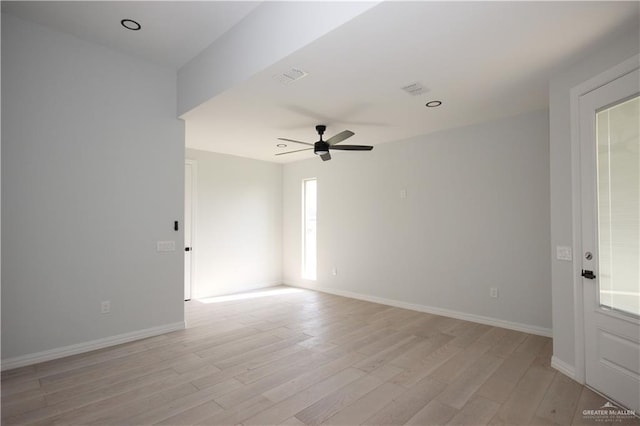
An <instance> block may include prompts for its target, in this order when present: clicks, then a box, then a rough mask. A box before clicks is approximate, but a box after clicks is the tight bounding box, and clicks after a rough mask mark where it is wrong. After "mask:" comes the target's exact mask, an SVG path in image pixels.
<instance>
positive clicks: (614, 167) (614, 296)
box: [596, 97, 640, 316]
mask: <svg viewBox="0 0 640 426" xmlns="http://www.w3.org/2000/svg"><path fill="white" fill-rule="evenodd" d="M639 106H640V98H639V97H635V98H633V99H630V100H627V101H624V102H621V103H619V104H617V105H614V106H612V107H608V108H606V109H604V110H602V111H600V112H598V113H597V115H596V125H597V129H596V132H597V133H596V134H597V144H598V238H599V246H598V255H599V269H598V270H599V283H600V305H601V306H604V307H607V308H610V309H614V310H616V311H621V312H625V313H630V314H633V315H635V316H640V139H639V129H640V109H639Z"/></svg>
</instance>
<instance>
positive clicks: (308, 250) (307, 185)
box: [302, 179, 318, 280]
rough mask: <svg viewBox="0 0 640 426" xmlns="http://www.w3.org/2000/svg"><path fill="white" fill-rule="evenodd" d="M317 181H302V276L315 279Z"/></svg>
mask: <svg viewBox="0 0 640 426" xmlns="http://www.w3.org/2000/svg"><path fill="white" fill-rule="evenodd" d="M317 188H318V182H317V180H316V179H304V180H303V181H302V278H306V279H308V280H315V279H316V226H317V224H316V211H317V206H318V201H317V193H318V191H317Z"/></svg>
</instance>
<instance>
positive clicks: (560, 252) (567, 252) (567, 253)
mask: <svg viewBox="0 0 640 426" xmlns="http://www.w3.org/2000/svg"><path fill="white" fill-rule="evenodd" d="M556 259H558V260H565V261H568V262H570V261H572V260H573V255H572V253H571V247H567V246H557V247H556Z"/></svg>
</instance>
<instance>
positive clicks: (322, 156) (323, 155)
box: [320, 152, 331, 161]
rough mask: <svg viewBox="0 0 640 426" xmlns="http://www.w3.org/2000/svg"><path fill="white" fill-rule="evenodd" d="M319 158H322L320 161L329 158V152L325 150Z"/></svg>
mask: <svg viewBox="0 0 640 426" xmlns="http://www.w3.org/2000/svg"><path fill="white" fill-rule="evenodd" d="M320 158H322V161H327V160H331V154H329V153H328V152H327V153H326V154H322V155H321V156H320Z"/></svg>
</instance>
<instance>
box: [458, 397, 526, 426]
mask: <svg viewBox="0 0 640 426" xmlns="http://www.w3.org/2000/svg"><path fill="white" fill-rule="evenodd" d="M499 407H500V405H499V404H498V403H497V402H494V401H491V400H489V399H486V398H482V397H474V398H473V399H472V400H471V401H469V402H468V403H467V404H465V406H464V407H462V410H460V411H458V414H456V415H455V416H453V418H452V419H451V420H450V421H449V422H448V423H447V424H448V425H456V426H458V425H460V426H468V425H485V424H488V422H489V420H490V419H491V418H492V417H493V416H494V415H495V413H496V411H498V408H499ZM516 424H517V423H513V424H512V425H511V426H514V425H516Z"/></svg>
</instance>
